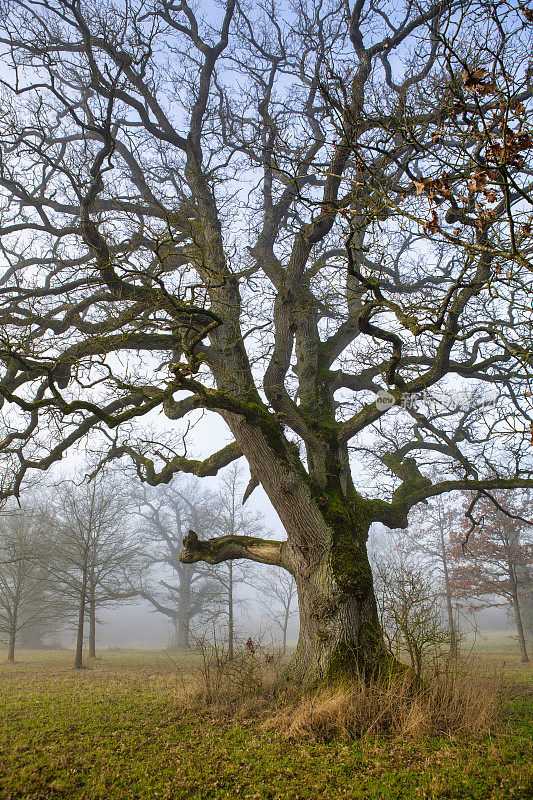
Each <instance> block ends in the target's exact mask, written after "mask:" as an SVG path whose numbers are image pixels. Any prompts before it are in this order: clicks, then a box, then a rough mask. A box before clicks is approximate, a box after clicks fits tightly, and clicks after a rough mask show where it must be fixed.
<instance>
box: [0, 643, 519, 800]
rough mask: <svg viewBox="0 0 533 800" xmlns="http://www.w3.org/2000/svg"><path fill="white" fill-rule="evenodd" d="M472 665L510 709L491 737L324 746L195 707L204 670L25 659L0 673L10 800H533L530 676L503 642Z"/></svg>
mask: <svg viewBox="0 0 533 800" xmlns="http://www.w3.org/2000/svg"><path fill="white" fill-rule="evenodd" d="M1 657H2V654H1V653H0V658H1ZM472 658H473V660H474V662H475V663H474V667H473V668H474V669H475V670H476V671H477V672H480V673H482V674H483V675H485V678H486V680H488V681H489V682H490V683H491V684H492V685H496V684H497V686H498V691H499V693H500V695H501V697H502V706H501V716H502V721H501V723H500V725H499V727H498V729H497V730H496V731H495V732H492V733H491V734H490V735H481V736H477V737H472V736H464V735H455V736H451V735H447V736H433V737H422V738H420V737H418V738H417V737H414V738H409V737H407V738H406V737H402V738H399V737H392V738H391V737H376V736H373V735H367V736H363V737H361V738H359V739H357V740H356V741H351V742H342V741H333V742H329V743H323V742H322V743H321V742H319V741H313V740H305V739H304V740H299V741H291V740H290V739H288V738H287V736H285V735H283V734H282V733H281V732H278V731H276V730H273V731H265V730H264V726H263V725H261V720H260V718H259V716H258V718H255V719H254V718H253V717H252V718H245V719H241V720H239V719H238V718H237V719H236V718H231V717H228V715H220V714H216V713H214V712H213V710H212V709H209V708H202V707H201V706H198V705H196V706H194V704H192V705H191V703H190V702H188V700H187V697H188V694H190V692H189V690H188V688H187V687H188V686H190V685H194V684H195V682H197V681H198V680H199V675H200V671H199V662H198V659H195V658H194V657H188V658H184V657H176V656H175V655H174V654H172V660H171V659H170V657H169V655H167V654H166V653H165V652H163V651H144V652H143V651H124V652H103V653H102V654H101V657H100V658H99V659H98V660H96V661H94V662H92V663H90V665H89V667H88V668H87V669H85V670H83V671H74V670H73V669H72V654H71V653H65V652H43V653H37V652H20V653H19V654H18V663H16V664H14V665H8V664H5V663H2V664H1V665H0V719H1V731H0V798H1V800H14V799H15V798H17V799H18V798H21V799H22V798H26V799H27V800H38V799H41V798H42V799H43V800H44V799H45V798H46V800H48V798H54V799H55V798H68V799H69V800H81V798H86V799H87V800H93V799H94V800H123V799H124V800H125V798H131V799H132V800H145V798H146V799H147V798H154V799H155V798H176V800H177V799H178V798H198V799H200V798H201V799H202V800H203V799H204V798H206V799H207V798H213V800H214V799H215V798H232V799H233V798H248V799H249V800H252V798H272V800H274V799H275V798H280V799H281V798H287V800H289V798H290V800H299V799H301V800H303V799H304V798H317V799H318V798H320V800H330V798H331V800H333V798H335V800H337V798H346V799H351V800H363V799H365V800H366V799H368V800H382V799H383V800H397V799H399V798H439V799H440V798H442V799H443V798H448V799H449V800H459V799H460V798H472V800H482V799H483V800H485V798H494V800H504V798H523V800H525V799H526V798H527V800H531V798H532V797H533V772H532V763H533V746H532V738H533V722H532V711H533V692H532V679H533V672H532V670H531V667H530V665H525V666H524V665H521V664H519V663H518V659H517V657H516V655H515V653H514V650H513V645H512V643H510V642H508V641H506V640H505V639H501V638H500V640H499V641H498V642H492V641H491V642H489V644H488V645H487V644H486V643H485V646H481V647H480V646H479V645H478V647H477V649H476V650H475V651H474V653H473V655H472Z"/></svg>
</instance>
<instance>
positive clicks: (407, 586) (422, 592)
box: [375, 539, 457, 675]
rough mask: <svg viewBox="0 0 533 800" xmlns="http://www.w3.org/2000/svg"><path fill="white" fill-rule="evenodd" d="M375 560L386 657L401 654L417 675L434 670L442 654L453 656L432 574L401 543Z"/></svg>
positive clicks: (450, 631)
mask: <svg viewBox="0 0 533 800" xmlns="http://www.w3.org/2000/svg"><path fill="white" fill-rule="evenodd" d="M396 545H397V546H396V547H394V546H391V547H389V548H388V549H387V550H385V552H381V554H380V555H379V557H378V558H377V559H376V561H375V576H376V591H377V601H378V609H379V614H380V620H381V624H382V627H383V631H384V634H385V638H386V641H387V644H388V647H389V650H390V652H391V653H393V654H394V655H395V656H396V657H399V656H401V655H403V654H406V655H407V656H408V658H409V662H410V666H411V669H412V670H413V671H414V672H415V673H416V674H417V675H421V674H422V672H423V671H427V670H428V669H438V667H439V664H440V662H441V661H442V658H443V656H446V655H447V654H448V653H449V654H451V655H452V656H453V657H455V655H456V653H457V642H456V631H455V629H454V628H452V629H450V627H449V623H448V621H447V619H446V611H445V606H444V604H443V602H442V600H443V598H442V594H441V592H440V591H439V586H438V584H437V582H436V581H435V576H434V575H433V574H432V570H431V569H428V565H427V563H424V560H423V559H420V558H419V557H418V558H417V557H416V555H415V553H414V552H413V550H412V548H410V547H409V544H408V543H406V542H405V541H402V540H401V539H400V540H399V541H397V543H396Z"/></svg>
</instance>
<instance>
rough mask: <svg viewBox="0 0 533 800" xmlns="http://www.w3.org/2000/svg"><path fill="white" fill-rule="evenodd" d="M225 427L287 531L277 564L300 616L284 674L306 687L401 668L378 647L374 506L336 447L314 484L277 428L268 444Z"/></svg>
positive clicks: (234, 426)
mask: <svg viewBox="0 0 533 800" xmlns="http://www.w3.org/2000/svg"><path fill="white" fill-rule="evenodd" d="M227 422H228V424H229V426H230V428H231V430H232V432H233V433H234V435H235V438H236V440H237V442H238V443H239V446H240V447H241V449H242V451H243V453H244V454H245V455H246V458H247V460H248V462H249V464H250V469H251V471H252V474H253V475H255V476H256V478H257V479H258V480H259V481H260V483H261V484H262V486H263V488H264V490H265V491H266V493H267V495H268V497H269V499H270V501H271V503H272V505H273V506H274V508H275V510H276V512H277V514H278V516H279V518H280V520H281V522H282V524H283V526H284V528H285V531H286V532H287V546H286V547H284V548H283V550H282V552H281V553H280V557H279V558H280V560H279V561H278V563H279V565H280V566H283V567H285V568H287V569H289V571H290V572H291V573H292V574H293V575H294V578H295V581H296V586H297V592H298V602H299V614H300V635H299V639H298V645H297V648H296V652H295V654H294V657H293V658H292V660H291V665H290V667H289V676H292V677H293V678H294V679H295V680H297V681H299V682H301V683H303V684H305V685H312V684H315V683H318V682H323V681H329V680H337V679H343V678H346V679H348V678H352V679H353V678H354V677H365V678H366V677H368V676H370V675H372V674H376V673H378V672H380V671H382V670H386V669H389V668H396V667H399V665H398V664H397V662H396V661H395V660H394V658H393V657H392V656H391V655H390V654H389V653H388V651H387V649H386V647H385V643H384V641H383V633H382V631H381V627H380V624H379V619H378V611H377V604H376V599H375V596H374V587H373V579H372V571H371V568H370V564H369V561H368V555H367V549H366V542H367V538H368V532H369V529H370V525H371V523H372V521H373V520H374V519H377V518H378V516H379V515H377V514H376V511H375V509H374V506H375V508H376V509H377V508H378V505H379V501H374V502H371V501H366V500H364V499H363V498H362V497H361V496H360V495H359V494H358V493H357V492H356V491H355V490H354V489H353V486H351V485H350V484H351V479H350V477H349V474H348V473H347V472H346V470H344V472H343V466H342V463H341V460H340V457H339V455H338V453H336V452H335V445H334V444H333V445H332V451H330V456H331V457H330V458H328V456H327V452H326V453H325V455H324V457H323V458H322V459H321V461H322V463H323V464H324V465H325V466H324V469H323V470H322V475H321V476H318V477H317V478H316V479H313V480H312V479H311V477H310V476H308V475H307V474H306V473H304V471H303V469H302V467H301V464H299V459H298V460H297V459H296V456H293V454H292V451H291V450H290V448H289V447H288V446H287V445H286V443H285V442H284V441H283V440H282V437H279V432H278V431H279V429H277V428H276V429H275V430H274V429H273V430H272V432H271V435H270V440H269V441H267V440H266V438H265V437H264V436H263V435H258V431H257V429H254V428H253V427H252V426H250V425H249V424H248V422H247V421H246V420H245V419H244V418H239V417H237V416H236V415H228V417H227ZM276 447H278V448H279V456H278V457H275V456H274V454H273V449H274V448H276ZM325 450H327V447H325ZM314 471H315V472H316V471H317V470H314ZM380 508H381V507H380ZM259 557H261V555H260V556H259ZM271 563H275V562H271Z"/></svg>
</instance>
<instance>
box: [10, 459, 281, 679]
mask: <svg viewBox="0 0 533 800" xmlns="http://www.w3.org/2000/svg"><path fill="white" fill-rule="evenodd" d="M41 489H42V487H41ZM41 489H40V490H39V493H37V492H34V493H33V494H30V495H27V496H26V497H25V500H24V504H23V506H22V507H20V508H17V507H13V508H11V509H9V510H6V511H5V512H4V513H3V515H2V518H1V520H0V641H1V642H4V643H5V644H6V645H7V649H8V655H7V659H8V661H14V660H15V647H16V644H17V643H19V644H22V645H23V646H25V647H29V648H32V647H42V646H43V638H45V637H46V636H47V635H50V634H51V633H56V634H61V633H63V632H65V631H73V632H74V633H75V642H76V650H75V662H74V663H75V666H76V667H78V668H80V667H82V665H83V654H84V645H85V644H86V645H87V655H88V657H89V658H94V657H96V628H97V624H98V621H99V615H100V613H101V611H103V610H104V609H106V608H110V607H113V606H117V605H121V604H126V603H131V602H134V601H135V600H137V599H139V598H142V599H144V600H145V601H148V602H149V603H150V604H151V605H152V607H153V609H154V610H155V611H157V612H160V613H161V614H163V615H165V616H166V617H167V618H168V619H169V620H170V621H171V622H172V624H173V629H174V634H173V639H172V644H173V645H174V646H176V647H178V648H180V649H186V648H188V647H189V646H190V645H191V643H194V641H192V642H191V637H192V639H193V640H194V637H195V635H200V631H202V630H203V631H204V633H205V631H206V630H215V629H218V631H219V635H220V636H221V637H222V636H223V637H224V638H225V639H226V640H227V647H228V652H229V655H230V657H231V656H232V654H233V649H234V644H235V639H236V636H237V628H238V625H237V623H236V622H235V616H236V614H237V613H238V612H240V610H241V606H242V600H241V599H240V598H239V597H238V592H239V587H241V586H242V585H243V584H245V583H246V582H247V581H248V579H249V578H250V574H249V573H250V570H249V569H247V568H246V567H243V566H241V565H239V564H233V563H232V562H229V563H225V564H222V565H217V566H209V565H196V564H195V565H187V564H182V563H181V562H180V561H179V553H180V550H181V548H182V546H183V539H184V537H185V536H186V535H187V534H188V532H189V530H190V529H191V528H192V527H194V529H195V531H197V532H199V533H200V534H201V535H202V534H203V535H206V534H212V533H213V532H217V533H218V534H219V535H233V534H234V533H235V532H239V531H241V530H244V529H246V530H249V529H250V528H251V529H253V530H254V531H256V532H257V531H259V530H262V529H263V526H262V524H261V522H260V520H259V518H258V516H257V515H256V514H253V513H250V512H248V511H247V510H246V511H245V510H244V509H243V506H242V503H241V500H242V490H241V485H240V475H239V472H238V470H236V469H234V468H230V471H229V474H228V475H227V476H226V478H225V480H224V483H223V485H222V490H221V491H220V492H218V493H215V492H209V491H207V490H205V489H203V488H199V487H198V485H196V484H194V483H192V482H188V481H182V482H181V483H180V484H179V485H178V486H172V488H170V487H163V488H162V489H159V490H157V491H153V490H152V491H150V490H147V489H146V487H139V486H138V485H136V484H133V483H131V482H130V483H129V484H128V483H127V482H126V481H125V480H124V477H123V476H120V475H119V474H118V473H117V472H113V473H107V474H105V475H98V476H96V477H95V478H94V479H92V480H90V481H87V480H83V479H82V478H81V477H80V478H79V480H78V481H77V482H76V481H74V482H73V481H61V482H59V483H58V484H57V485H54V486H49V487H47V488H45V490H44V491H42V490H41ZM239 492H240V494H239ZM276 572H277V574H276V575H273V574H272V575H271V574H268V573H267V574H266V575H265V576H264V584H263V580H262V579H260V580H259V581H254V585H255V586H256V587H257V588H259V590H260V591H262V593H263V594H264V596H265V598H270V599H269V600H268V601H267V600H265V602H267V605H268V609H269V610H268V613H267V615H266V616H267V617H268V618H269V620H270V622H271V623H272V624H273V625H274V627H280V630H281V633H280V635H281V639H282V643H283V645H282V646H283V649H284V650H285V648H286V640H287V627H288V623H289V620H290V618H291V617H292V616H293V615H294V612H295V608H294V605H295V603H294V601H295V597H296V593H295V588H294V582H293V580H292V579H290V578H288V579H287V578H285V576H284V575H282V574H280V573H279V571H276Z"/></svg>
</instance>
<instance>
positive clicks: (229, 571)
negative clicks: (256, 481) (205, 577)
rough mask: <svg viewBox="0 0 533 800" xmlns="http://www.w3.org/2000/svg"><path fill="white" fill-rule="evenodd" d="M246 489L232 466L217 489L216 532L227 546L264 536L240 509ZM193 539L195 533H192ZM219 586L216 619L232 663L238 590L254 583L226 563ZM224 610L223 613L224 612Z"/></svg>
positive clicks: (243, 567)
mask: <svg viewBox="0 0 533 800" xmlns="http://www.w3.org/2000/svg"><path fill="white" fill-rule="evenodd" d="M245 491H246V487H245V486H243V485H242V472H241V470H240V469H239V467H238V466H237V465H235V464H233V465H231V466H230V467H229V468H228V469H227V470H226V471H225V473H224V475H223V477H222V481H221V489H220V491H219V492H218V496H217V498H216V503H215V507H216V511H217V524H216V528H217V529H218V532H219V533H220V539H219V541H221V542H224V541H227V542H231V541H232V540H233V539H234V537H235V536H240V535H242V534H244V533H249V532H252V533H253V535H254V536H257V535H258V534H261V533H263V532H264V530H263V525H262V523H261V521H260V519H259V516H258V514H255V513H252V512H250V511H248V510H246V509H245V508H244V505H243V503H242V498H243V496H244V495H245ZM191 533H193V535H196V531H194V532H192V531H191ZM217 580H218V584H219V602H220V604H221V607H220V608H219V616H222V617H224V616H225V617H226V618H227V628H228V637H227V640H228V658H229V659H232V658H233V655H234V649H235V640H236V633H237V626H236V623H235V612H236V609H237V608H242V606H243V603H242V600H241V599H239V598H238V596H237V592H238V588H239V586H241V585H243V584H245V583H248V582H252V584H255V583H256V581H255V579H254V577H253V576H252V575H251V572H250V568H249V565H248V564H246V563H245V564H243V563H242V562H239V563H238V564H234V563H233V559H229V560H228V561H227V562H226V563H224V564H222V565H221V567H219V569H218V571H217ZM224 607H225V611H224Z"/></svg>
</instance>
